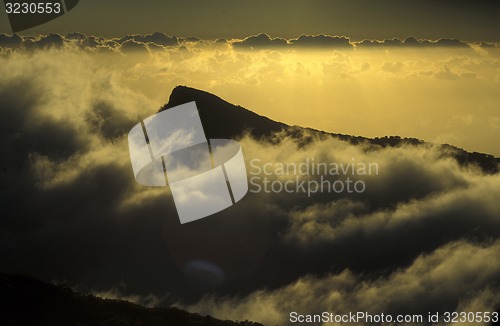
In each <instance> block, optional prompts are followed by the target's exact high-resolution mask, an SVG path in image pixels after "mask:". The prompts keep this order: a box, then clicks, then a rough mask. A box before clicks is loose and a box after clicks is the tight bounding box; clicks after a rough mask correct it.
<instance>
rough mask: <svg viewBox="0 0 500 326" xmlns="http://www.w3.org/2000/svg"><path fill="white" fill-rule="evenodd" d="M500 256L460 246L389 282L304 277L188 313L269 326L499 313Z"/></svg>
mask: <svg viewBox="0 0 500 326" xmlns="http://www.w3.org/2000/svg"><path fill="white" fill-rule="evenodd" d="M499 253H500V245H499V243H498V242H495V243H492V244H490V245H487V246H480V245H475V244H472V243H467V242H463V241H460V242H455V243H450V244H448V245H446V246H443V247H441V248H439V249H438V250H436V251H435V252H433V253H431V254H427V255H421V256H419V257H418V258H417V259H415V260H414V261H413V262H412V264H411V265H409V266H408V267H406V268H403V269H400V270H397V271H395V272H393V273H391V274H390V275H389V276H388V277H386V278H380V279H372V280H364V279H363V278H361V276H357V275H355V274H353V273H352V272H350V271H349V270H345V271H343V272H341V273H339V274H332V275H328V276H325V277H321V278H317V277H305V278H301V279H299V280H297V281H296V282H294V283H292V284H290V285H287V286H285V287H283V288H280V289H277V290H274V291H266V290H261V291H256V292H254V293H252V294H250V295H248V296H246V297H244V298H233V299H231V298H221V299H218V298H214V297H211V296H207V297H206V298H204V299H203V300H202V301H200V302H199V303H197V304H196V305H193V306H190V307H189V309H190V310H191V311H196V312H199V313H201V314H210V315H213V316H218V317H220V318H228V319H238V318H239V319H249V320H255V321H259V322H262V323H264V324H266V325H274V324H279V325H292V324H293V323H292V322H290V320H289V316H290V313H291V312H293V311H294V312H298V313H299V314H321V313H322V312H324V311H326V312H331V313H334V314H349V312H351V313H354V314H355V313H356V312H358V311H360V312H367V313H370V314H380V312H382V311H383V312H384V313H385V314H386V315H387V314H391V315H392V316H393V318H394V319H395V318H396V316H397V315H398V314H412V315H414V314H418V315H422V317H423V318H424V322H423V323H415V324H425V322H426V321H427V316H428V313H429V312H432V313H435V312H440V313H441V314H442V313H443V312H446V311H448V312H451V311H462V310H456V309H457V308H459V307H477V308H479V307H480V308H482V309H484V311H495V309H497V307H498V304H500V295H498V294H495V293H498V291H495V290H498V286H499V281H500V278H499V277H498V275H499V272H500V270H499V266H498V264H496V263H495V261H496V258H495V257H497V256H498V254H499ZM464 311H468V310H464ZM472 311H475V310H472ZM481 311H482V310H481ZM318 324H319V323H318ZM356 324H359V325H365V324H366V322H364V321H360V322H359V323H356Z"/></svg>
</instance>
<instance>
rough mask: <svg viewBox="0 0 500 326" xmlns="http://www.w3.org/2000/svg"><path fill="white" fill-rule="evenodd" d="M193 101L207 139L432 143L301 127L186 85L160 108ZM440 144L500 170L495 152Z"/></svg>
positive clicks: (460, 157)
mask: <svg viewBox="0 0 500 326" xmlns="http://www.w3.org/2000/svg"><path fill="white" fill-rule="evenodd" d="M191 101H195V102H196V105H197V107H198V111H199V113H200V117H201V120H202V123H203V127H204V129H205V134H206V136H207V138H232V139H237V138H239V137H242V136H243V135H244V133H246V132H248V133H249V134H250V135H251V136H253V137H255V138H258V139H261V140H267V141H270V142H279V140H277V139H276V138H274V137H273V134H275V133H277V132H283V133H284V135H286V136H290V137H293V138H295V139H297V141H298V142H299V143H300V144H307V143H308V142H309V141H312V138H311V135H315V136H318V137H334V138H337V139H339V140H341V141H346V142H349V143H351V144H353V145H359V144H363V143H364V144H367V145H371V146H369V147H370V149H375V150H376V149H377V148H379V149H380V148H385V147H397V146H404V145H411V146H430V145H431V144H430V143H427V142H424V141H422V140H420V139H416V138H402V137H399V136H386V137H379V138H367V137H361V136H351V135H343V134H337V133H328V132H324V131H319V130H315V129H311V128H304V127H299V126H289V125H287V124H284V123H281V122H277V121H274V120H271V119H269V118H267V117H264V116H261V115H258V114H256V113H254V112H252V111H250V110H247V109H245V108H243V107H241V106H236V105H233V104H231V103H229V102H227V101H225V100H223V99H221V98H220V97H218V96H216V95H213V94H211V93H208V92H205V91H201V90H198V89H194V88H190V87H187V86H177V87H175V88H174V90H173V91H172V93H171V94H170V98H169V101H168V103H167V104H166V105H165V106H163V107H162V108H161V109H160V111H163V110H166V109H168V108H171V107H174V106H177V105H181V104H184V103H188V102H191ZM438 146H440V148H441V149H442V152H443V154H444V155H449V156H450V157H453V158H454V159H456V160H457V162H458V163H459V164H460V165H462V166H467V165H473V166H478V167H479V168H480V169H481V170H482V171H483V172H485V173H497V172H499V165H500V158H495V157H494V156H493V155H489V154H483V153H477V152H467V151H465V150H463V149H461V148H458V147H456V146H452V145H448V144H444V145H438Z"/></svg>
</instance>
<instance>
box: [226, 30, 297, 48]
mask: <svg viewBox="0 0 500 326" xmlns="http://www.w3.org/2000/svg"><path fill="white" fill-rule="evenodd" d="M287 45H288V42H287V41H286V40H285V39H282V38H278V37H276V38H271V37H270V36H269V35H267V34H259V35H254V36H249V37H247V38H245V39H243V40H241V41H235V42H233V46H234V47H235V48H236V49H238V48H242V49H244V48H247V49H249V48H254V49H263V48H266V49H267V48H276V47H284V46H287Z"/></svg>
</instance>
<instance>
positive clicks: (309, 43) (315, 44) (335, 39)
mask: <svg viewBox="0 0 500 326" xmlns="http://www.w3.org/2000/svg"><path fill="white" fill-rule="evenodd" d="M290 44H291V45H293V46H303V47H310V48H329V47H335V48H337V47H339V48H342V47H344V48H352V44H351V43H350V41H349V38H348V37H345V36H329V35H324V34H320V35H301V36H299V37H298V38H296V39H292V40H290Z"/></svg>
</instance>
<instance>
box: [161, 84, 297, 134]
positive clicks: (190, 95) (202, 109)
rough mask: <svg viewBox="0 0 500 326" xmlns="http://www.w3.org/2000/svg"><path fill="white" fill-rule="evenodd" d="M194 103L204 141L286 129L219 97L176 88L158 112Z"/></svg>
mask: <svg viewBox="0 0 500 326" xmlns="http://www.w3.org/2000/svg"><path fill="white" fill-rule="evenodd" d="M192 101H195V102H196V106H197V107H198V112H199V113H200V118H201V121H202V123H203V128H204V130H205V134H206V136H207V138H239V137H241V136H242V135H243V134H244V133H245V132H249V133H250V134H251V135H252V136H254V137H256V138H262V137H266V136H270V135H272V133H274V132H279V131H281V130H283V129H287V128H288V126H287V125H286V124H284V123H280V122H276V121H273V120H271V119H269V118H267V117H264V116H261V115H258V114H256V113H254V112H252V111H249V110H247V109H245V108H242V107H241V106H236V105H233V104H231V103H229V102H226V101H224V100H223V99H221V98H220V97H218V96H216V95H213V94H210V93H208V92H205V91H201V90H198V89H195V88H191V87H187V86H176V87H175V88H174V90H173V91H172V93H171V94H170V98H169V100H168V103H167V104H166V105H165V106H163V107H162V108H161V109H160V111H163V110H167V109H169V108H171V107H174V106H178V105H181V104H184V103H188V102H192Z"/></svg>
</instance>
